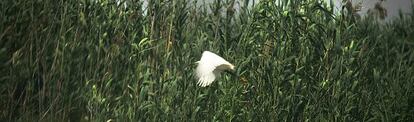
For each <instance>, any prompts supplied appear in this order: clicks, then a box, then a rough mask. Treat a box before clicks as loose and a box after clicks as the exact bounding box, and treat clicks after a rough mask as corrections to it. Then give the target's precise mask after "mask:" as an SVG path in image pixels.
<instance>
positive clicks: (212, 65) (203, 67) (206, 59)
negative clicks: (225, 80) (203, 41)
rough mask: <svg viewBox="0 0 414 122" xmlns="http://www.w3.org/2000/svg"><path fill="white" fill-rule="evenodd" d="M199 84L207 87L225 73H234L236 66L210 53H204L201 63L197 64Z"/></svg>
mask: <svg viewBox="0 0 414 122" xmlns="http://www.w3.org/2000/svg"><path fill="white" fill-rule="evenodd" d="M196 63H197V64H198V65H197V69H196V74H197V77H198V82H197V84H198V85H199V86H201V87H206V86H208V85H210V84H211V83H213V81H214V80H215V79H216V77H219V76H220V73H221V72H223V71H230V70H231V71H234V65H233V64H231V63H229V62H228V61H226V60H225V59H223V58H222V57H220V56H218V55H217V54H214V53H212V52H210V51H204V52H203V55H202V56H201V59H200V61H197V62H196Z"/></svg>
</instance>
